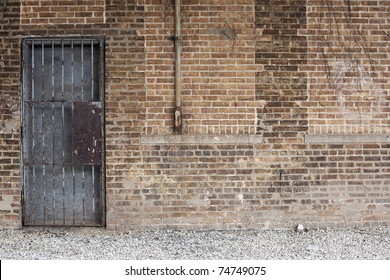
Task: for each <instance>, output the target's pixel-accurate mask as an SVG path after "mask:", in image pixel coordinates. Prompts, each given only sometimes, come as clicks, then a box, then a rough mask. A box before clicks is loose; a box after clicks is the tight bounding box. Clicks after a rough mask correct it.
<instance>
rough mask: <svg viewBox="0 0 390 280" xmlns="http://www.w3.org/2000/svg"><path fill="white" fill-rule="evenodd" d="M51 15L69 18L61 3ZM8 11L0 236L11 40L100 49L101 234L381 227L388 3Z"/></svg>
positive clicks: (158, 0) (0, 76)
mask: <svg viewBox="0 0 390 280" xmlns="http://www.w3.org/2000/svg"><path fill="white" fill-rule="evenodd" d="M64 2H66V3H67V4H66V5H65V4H64ZM173 2H174V1H171V0H138V1H137V0H106V1H100V0H95V1H93V0H86V1H70V0H69V1H48V0H45V1H43V0H40V1H17V0H7V1H6V5H5V8H4V9H3V13H0V32H1V34H2V35H3V36H1V38H0V59H1V60H0V94H1V95H0V100H1V104H2V105H1V107H0V120H1V125H0V174H1V177H0V216H1V225H0V226H12V227H17V226H20V220H21V219H20V216H21V203H20V191H21V180H20V172H19V159H20V149H19V145H20V140H19V139H20V132H19V130H20V129H19V127H20V109H19V107H20V106H19V103H20V88H19V77H20V66H19V65H20V61H19V60H20V38H21V37H26V36H60V35H83V36H104V37H105V38H106V53H105V65H106V77H105V80H106V81H105V82H106V85H105V87H106V98H105V99H106V104H105V105H106V123H105V125H106V126H105V130H106V206H107V209H106V215H107V217H106V221H107V228H109V229H117V230H129V229H161V228H178V229H236V228H293V227H294V226H295V225H296V224H298V223H303V224H305V225H306V226H308V227H310V228H318V227H353V226H379V225H384V226H388V225H389V221H390V213H389V211H390V210H389V209H390V188H389V183H390V168H389V162H390V156H389V148H390V144H389V142H388V138H387V133H388V121H389V115H388V109H387V107H388V99H389V97H388V95H389V83H388V81H387V79H386V78H387V75H388V74H387V72H388V68H389V65H388V63H389V59H388V53H389V50H388V48H389V42H390V40H389V36H390V30H388V29H389V28H390V26H389V20H390V19H389V16H388V15H389V14H390V13H389V11H388V10H389V9H390V5H389V4H388V3H387V1H348V0H307V1H304V0H302V1H301V0H298V1H292V0H220V1H211V0H210V1H209V0H194V1H190V0H188V1H186V0H183V1H182V2H183V3H182V15H181V25H182V46H183V47H182V63H183V65H182V79H181V80H182V88H183V92H182V102H183V120H184V127H183V134H182V135H175V134H173V112H174V105H175V104H174V98H175V96H174V94H175V93H174V70H175V69H174V41H173V40H172V36H173V35H174V6H173Z"/></svg>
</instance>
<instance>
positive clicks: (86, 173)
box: [22, 38, 105, 226]
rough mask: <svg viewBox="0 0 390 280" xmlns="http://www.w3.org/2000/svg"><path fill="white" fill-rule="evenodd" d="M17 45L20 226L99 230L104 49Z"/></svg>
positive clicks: (77, 43) (54, 43) (97, 42)
mask: <svg viewBox="0 0 390 280" xmlns="http://www.w3.org/2000/svg"><path fill="white" fill-rule="evenodd" d="M22 45H23V50H22V51H23V74H22V125H23V128H22V133H23V135H22V137H23V141H22V142H23V153H22V165H23V170H22V172H23V223H24V225H49V226H101V225H104V222H105V221H104V220H105V219H104V188H103V186H104V160H103V158H104V153H103V152H104V149H103V146H104V143H103V142H104V141H103V139H104V137H103V134H104V130H103V121H104V116H103V115H104V114H103V112H104V107H103V106H104V102H103V99H104V86H103V83H104V77H103V74H104V73H103V69H104V65H103V61H104V42H103V40H102V39H91V38H63V39H61V38H29V39H24V40H23V44H22Z"/></svg>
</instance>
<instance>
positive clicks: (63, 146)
mask: <svg viewBox="0 0 390 280" xmlns="http://www.w3.org/2000/svg"><path fill="white" fill-rule="evenodd" d="M64 56H65V54H64V41H63V40H62V41H61V63H62V65H61V78H62V79H61V99H62V102H61V110H62V112H61V118H62V120H61V122H62V129H61V134H62V135H61V136H62V218H63V220H62V224H63V225H65V107H64V106H65V103H64V101H65V100H64V91H65V73H64V72H65V65H64V64H65V59H64Z"/></svg>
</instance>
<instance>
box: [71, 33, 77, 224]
mask: <svg viewBox="0 0 390 280" xmlns="http://www.w3.org/2000/svg"><path fill="white" fill-rule="evenodd" d="M70 44H71V52H70V56H71V76H72V78H71V83H72V85H71V88H72V90H71V91H72V92H71V93H72V96H71V98H70V99H71V118H72V120H73V110H74V106H73V101H74V42H73V40H71V43H70ZM70 129H71V130H73V126H71V128H70ZM71 134H72V131H71ZM71 142H72V143H71V144H70V145H71V151H73V141H71ZM72 176H73V180H72V188H73V193H72V196H73V197H72V216H73V217H72V218H73V224H75V199H76V174H75V170H74V164H73V163H72Z"/></svg>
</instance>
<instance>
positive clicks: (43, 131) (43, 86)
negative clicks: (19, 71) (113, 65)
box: [40, 40, 46, 224]
mask: <svg viewBox="0 0 390 280" xmlns="http://www.w3.org/2000/svg"><path fill="white" fill-rule="evenodd" d="M41 63H42V64H41V65H42V89H41V90H42V94H41V101H40V102H41V108H42V172H43V173H42V178H43V182H42V188H43V224H45V223H46V184H45V182H46V180H45V176H46V170H45V102H44V99H45V98H44V94H45V81H44V80H45V69H44V68H45V41H44V40H42V61H41Z"/></svg>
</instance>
